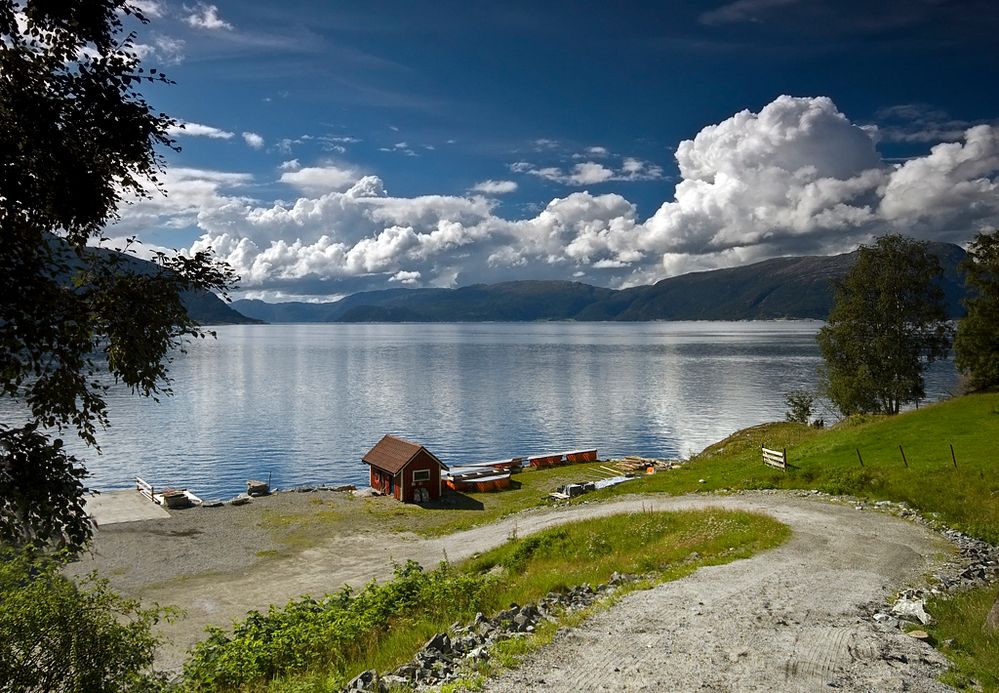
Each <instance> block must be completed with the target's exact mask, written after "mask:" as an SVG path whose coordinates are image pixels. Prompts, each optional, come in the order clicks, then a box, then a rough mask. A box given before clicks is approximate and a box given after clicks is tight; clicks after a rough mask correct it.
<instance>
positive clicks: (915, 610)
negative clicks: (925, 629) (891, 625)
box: [891, 597, 933, 626]
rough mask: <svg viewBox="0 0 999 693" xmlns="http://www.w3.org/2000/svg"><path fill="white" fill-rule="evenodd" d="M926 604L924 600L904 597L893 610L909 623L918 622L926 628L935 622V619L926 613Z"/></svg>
mask: <svg viewBox="0 0 999 693" xmlns="http://www.w3.org/2000/svg"><path fill="white" fill-rule="evenodd" d="M925 607H926V603H925V602H924V601H923V600H922V599H917V598H913V597H902V598H901V599H899V600H898V601H897V602H895V605H894V606H893V607H892V608H891V611H892V613H893V614H895V615H896V616H898V617H899V618H903V619H905V620H907V621H916V622H919V623H922V624H923V625H924V626H925V625H928V624H929V623H931V622H932V621H933V618H932V617H931V616H930V615H929V614H928V613H926V608H925Z"/></svg>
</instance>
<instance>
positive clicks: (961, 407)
mask: <svg viewBox="0 0 999 693" xmlns="http://www.w3.org/2000/svg"><path fill="white" fill-rule="evenodd" d="M996 441H999V393H988V394H980V395H968V396H965V397H959V398H955V399H952V400H948V401H945V402H940V403H938V404H933V405H931V406H927V407H923V408H921V409H918V410H915V411H910V412H906V413H904V414H900V415H898V416H894V417H863V418H855V419H851V420H847V421H844V422H842V423H840V424H839V425H837V426H835V427H832V428H829V429H816V428H811V427H808V426H805V425H803V424H792V423H773V424H764V425H762V426H756V427H754V428H749V429H746V430H744V431H740V432H738V433H736V434H734V435H732V436H730V437H729V438H726V439H725V440H723V441H721V442H719V443H716V444H714V445H712V446H711V447H709V448H707V449H706V450H704V451H703V452H702V453H701V454H699V455H697V457H695V458H694V459H693V460H692V461H691V462H690V464H688V465H687V466H686V467H685V468H683V469H680V470H672V471H669V472H665V473H661V474H655V475H652V476H649V477H646V478H644V479H642V480H640V481H636V482H633V483H630V484H625V485H623V486H620V487H615V488H611V489H607V490H606V491H602V492H600V494H599V496H593V495H591V496H587V499H589V500H592V499H593V498H595V497H605V498H606V497H611V496H615V495H620V494H623V493H636V492H649V493H670V494H681V493H689V492H692V491H710V490H719V489H747V488H748V489H752V488H808V489H819V490H821V491H826V492H828V493H835V494H848V495H856V496H861V497H866V498H871V499H887V500H895V501H905V502H906V503H909V504H910V505H912V506H913V507H915V508H918V509H919V510H921V511H922V512H924V513H927V514H932V513H936V514H938V515H939V517H940V519H941V520H943V521H944V522H946V523H947V524H949V525H951V526H953V527H956V528H958V529H961V530H962V531H964V532H967V533H968V534H971V535H973V536H976V537H979V538H981V539H985V540H986V541H990V542H992V543H999V449H997V442H996ZM951 445H953V448H954V458H956V460H957V462H956V465H955V462H954V458H952V457H951V451H950V446H951ZM760 446H766V447H770V448H777V449H780V448H786V449H787V454H788V459H789V460H790V463H791V464H792V465H793V467H792V468H791V469H789V470H788V471H787V472H781V471H780V470H777V469H773V468H770V467H767V466H765V465H764V464H763V463H762V461H761V457H760ZM899 446H902V450H901V451H900V450H899ZM858 450H859V451H860V456H859V457H858V455H857V451H858ZM903 451H904V454H905V461H903V458H902V452H903ZM702 479H703V480H704V481H703V483H700V480H702Z"/></svg>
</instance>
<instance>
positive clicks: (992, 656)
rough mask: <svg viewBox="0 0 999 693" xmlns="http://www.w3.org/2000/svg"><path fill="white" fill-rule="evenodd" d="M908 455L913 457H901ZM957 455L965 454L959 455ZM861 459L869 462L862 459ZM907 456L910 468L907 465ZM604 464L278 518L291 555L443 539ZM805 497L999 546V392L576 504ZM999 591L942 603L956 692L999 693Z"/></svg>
mask: <svg viewBox="0 0 999 693" xmlns="http://www.w3.org/2000/svg"><path fill="white" fill-rule="evenodd" d="M761 446H766V447H770V448H777V449H781V448H785V449H786V450H787V454H788V459H789V461H790V464H791V468H790V469H789V470H788V471H786V472H781V471H779V470H776V469H773V468H770V467H767V466H765V465H764V464H763V463H762V460H761V455H760V447H761ZM900 446H901V449H900ZM951 446H953V451H954V452H953V456H952V454H951ZM858 451H859V456H858ZM903 453H904V456H905V457H904V460H903ZM597 467H599V464H591V465H573V466H569V467H558V468H555V469H551V470H545V471H540V472H536V471H525V472H524V473H522V474H519V475H517V476H516V477H515V479H516V480H517V485H516V488H514V489H513V490H510V491H505V492H502V493H491V494H490V493H486V494H474V495H468V496H460V497H459V498H458V502H457V504H456V505H451V506H441V507H439V508H421V507H418V506H409V505H401V504H399V503H397V502H395V501H394V500H392V499H385V498H376V499H364V500H360V499H354V500H345V501H343V502H341V503H338V504H337V505H336V507H327V506H325V505H320V506H319V507H316V508H312V509H311V510H310V512H309V513H308V514H298V515H295V516H287V517H285V516H282V517H273V518H269V526H271V527H272V528H273V529H274V531H275V532H278V533H280V534H281V536H282V537H283V541H285V542H286V543H287V545H288V546H289V549H295V548H301V547H302V546H307V545H309V544H313V543H315V542H317V541H319V540H321V539H323V538H326V537H328V536H329V535H330V533H331V532H336V531H363V529H364V528H365V527H380V528H382V529H384V528H388V529H390V530H395V531H413V532H417V533H419V534H423V535H443V534H448V533H451V532H455V531H458V530H461V529H466V528H468V527H471V526H474V525H480V524H485V523H489V522H492V521H495V520H496V519H499V518H500V517H503V516H505V515H508V514H511V513H515V512H518V511H520V510H523V509H526V508H530V507H534V506H537V505H542V504H544V503H545V500H544V498H545V496H546V495H547V494H548V493H549V492H551V491H553V490H554V489H555V488H557V487H558V486H560V485H562V484H564V483H567V482H574V481H580V480H582V479H585V478H587V477H588V476H590V477H592V476H595V475H596V474H595V470H596V468H597ZM758 488H787V489H792V488H803V489H819V490H821V491H825V492H828V493H833V494H845V495H855V496H860V497H864V498H868V499H871V500H881V499H887V500H894V501H904V502H906V503H908V504H909V505H911V506H912V507H914V508H916V509H918V510H919V511H921V512H922V513H923V514H924V515H927V516H931V517H937V518H939V519H940V520H941V521H943V522H944V523H946V524H948V525H950V526H952V527H955V528H957V529H960V530H962V531H964V532H966V533H968V534H970V535H972V536H976V537H978V538H981V539H984V540H986V541H989V542H991V543H993V544H999V393H994V392H993V393H985V394H975V395H967V396H964V397H959V398H955V399H951V400H947V401H944V402H940V403H937V404H933V405H930V406H926V407H923V408H921V409H918V410H915V411H910V412H906V413H903V414H900V415H898V416H895V417H856V418H853V419H849V420H847V421H844V422H841V423H839V424H837V425H836V426H833V427H830V428H827V429H816V428H812V427H809V426H805V425H802V424H794V423H783V422H782V423H771V424H764V425H761V426H756V427H753V428H749V429H746V430H743V431H739V432H738V433H735V434H733V435H732V436H730V437H728V438H726V439H725V440H723V441H720V442H718V443H716V444H714V445H712V446H710V447H708V448H707V449H706V450H704V451H703V452H701V453H700V454H699V455H697V456H695V457H694V458H693V459H692V460H690V461H689V463H688V464H686V465H684V467H683V468H681V469H677V470H670V471H667V472H660V473H658V474H654V475H649V476H645V477H642V478H640V479H636V480H634V481H632V482H629V483H627V484H623V485H621V486H616V487H613V488H610V489H606V490H604V491H600V492H596V493H591V494H587V495H586V496H583V497H581V498H578V499H576V500H575V501H573V502H596V501H599V500H601V499H607V498H612V497H615V496H619V495H625V494H634V493H667V494H672V495H679V494H684V493H690V492H697V491H724V490H725V489H729V490H735V489H758ZM995 593H996V588H995V587H994V586H993V587H991V588H986V589H979V590H972V591H969V592H968V593H967V594H965V595H962V596H961V597H959V598H957V599H954V600H949V601H947V600H938V601H937V602H935V603H934V604H933V605H932V607H931V608H932V613H934V615H935V616H936V617H937V618H938V619H939V625H938V626H937V627H936V629H935V630H934V636H935V637H936V639H937V640H938V642H940V643H944V642H945V641H951V642H950V643H949V644H947V645H944V646H942V647H943V650H944V651H945V652H946V653H947V654H948V655H949V656H951V658H952V660H953V661H954V662H955V665H956V668H955V670H954V671H953V672H952V673H951V674H950V675H949V676H950V677H951V679H950V681H951V682H952V683H955V684H961V683H962V682H964V684H965V685H967V682H968V681H972V680H974V681H977V682H979V683H980V684H982V685H984V686H986V690H988V689H989V688H988V687H989V686H991V687H993V689H995V687H997V686H999V636H996V635H992V636H988V635H985V634H984V633H982V631H981V625H980V624H981V623H982V622H983V621H984V619H985V615H986V613H987V612H988V609H989V608H990V606H991V604H992V602H993V601H994V600H995Z"/></svg>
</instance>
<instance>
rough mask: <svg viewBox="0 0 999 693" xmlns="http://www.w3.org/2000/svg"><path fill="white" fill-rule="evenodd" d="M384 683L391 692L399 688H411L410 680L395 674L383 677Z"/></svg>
mask: <svg viewBox="0 0 999 693" xmlns="http://www.w3.org/2000/svg"><path fill="white" fill-rule="evenodd" d="M382 683H384V684H385V687H386V688H387V689H388V690H390V691H391V690H393V689H397V688H409V679H408V678H406V677H404V676H396V675H395V674H389V675H388V676H383V677H382Z"/></svg>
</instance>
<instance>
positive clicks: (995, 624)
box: [985, 597, 999, 633]
mask: <svg viewBox="0 0 999 693" xmlns="http://www.w3.org/2000/svg"><path fill="white" fill-rule="evenodd" d="M985 632H986V633H999V597H996V603H995V604H993V605H992V611H990V612H989V615H988V616H986V617H985Z"/></svg>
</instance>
